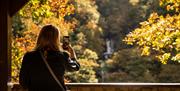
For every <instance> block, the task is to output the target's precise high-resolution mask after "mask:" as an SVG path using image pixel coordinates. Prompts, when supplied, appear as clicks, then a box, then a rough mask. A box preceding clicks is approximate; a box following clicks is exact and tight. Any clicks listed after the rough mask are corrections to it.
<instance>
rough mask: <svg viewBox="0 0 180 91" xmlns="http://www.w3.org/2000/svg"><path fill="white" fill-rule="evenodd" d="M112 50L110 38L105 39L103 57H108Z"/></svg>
mask: <svg viewBox="0 0 180 91" xmlns="http://www.w3.org/2000/svg"><path fill="white" fill-rule="evenodd" d="M113 52H114V49H113V41H112V40H111V39H106V52H104V54H103V56H104V58H105V59H108V58H109V56H111V55H112V53H113Z"/></svg>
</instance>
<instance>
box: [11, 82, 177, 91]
mask: <svg viewBox="0 0 180 91" xmlns="http://www.w3.org/2000/svg"><path fill="white" fill-rule="evenodd" d="M67 86H68V87H69V88H70V89H71V91H180V83H68V84H67ZM11 91H23V90H22V88H20V86H19V85H18V84H14V86H12V89H11Z"/></svg>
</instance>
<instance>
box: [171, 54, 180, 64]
mask: <svg viewBox="0 0 180 91" xmlns="http://www.w3.org/2000/svg"><path fill="white" fill-rule="evenodd" d="M172 60H174V61H178V62H179V63H180V53H178V54H176V56H174V57H172Z"/></svg>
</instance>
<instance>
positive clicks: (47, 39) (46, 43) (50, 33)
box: [35, 25, 60, 51]
mask: <svg viewBox="0 0 180 91" xmlns="http://www.w3.org/2000/svg"><path fill="white" fill-rule="evenodd" d="M35 50H53V51H59V50H60V32H59V30H58V29H57V28H56V27H55V26H53V25H46V26H44V27H43V28H42V29H41V31H40V33H39V36H38V39H37V43H36V47H35Z"/></svg>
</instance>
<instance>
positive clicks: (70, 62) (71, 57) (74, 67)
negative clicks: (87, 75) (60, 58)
mask: <svg viewBox="0 0 180 91" xmlns="http://www.w3.org/2000/svg"><path fill="white" fill-rule="evenodd" d="M66 51H67V52H63V54H64V56H65V59H66V61H65V67H66V69H67V70H68V71H78V70H79V68H80V64H79V62H78V61H77V58H76V54H75V52H74V50H73V49H72V47H71V46H68V49H67V50H66Z"/></svg>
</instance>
